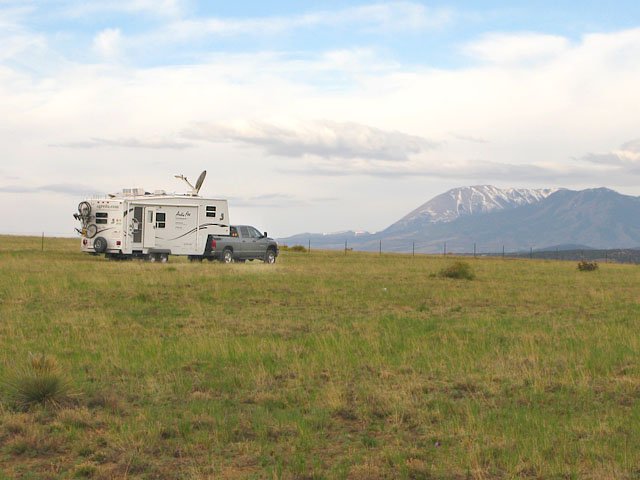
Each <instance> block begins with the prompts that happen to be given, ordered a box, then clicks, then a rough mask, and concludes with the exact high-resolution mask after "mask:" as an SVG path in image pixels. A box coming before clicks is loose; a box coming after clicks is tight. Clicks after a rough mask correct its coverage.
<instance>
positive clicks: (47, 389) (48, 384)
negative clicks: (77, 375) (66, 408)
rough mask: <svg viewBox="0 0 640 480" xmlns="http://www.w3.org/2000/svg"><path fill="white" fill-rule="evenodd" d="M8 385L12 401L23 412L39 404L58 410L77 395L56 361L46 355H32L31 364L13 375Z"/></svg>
mask: <svg viewBox="0 0 640 480" xmlns="http://www.w3.org/2000/svg"><path fill="white" fill-rule="evenodd" d="M4 383H5V387H6V390H7V392H8V395H9V399H10V401H11V402H13V403H14V404H15V405H16V406H17V407H18V408H22V409H26V408H29V407H31V406H33V405H37V404H40V405H44V406H49V407H54V408H57V407H59V406H60V405H62V404H64V403H67V402H68V401H70V400H71V399H72V398H73V397H74V396H75V395H76V394H75V392H73V389H72V384H71V381H70V380H69V379H68V378H67V376H66V375H65V374H64V372H63V371H62V369H61V368H60V366H59V365H58V362H57V361H56V359H55V358H54V357H52V356H50V355H46V354H44V353H38V354H32V353H30V354H29V361H28V362H27V364H26V365H24V366H20V367H17V368H16V369H15V370H14V371H13V372H10V373H9V375H8V378H7V379H6V380H5V382H4Z"/></svg>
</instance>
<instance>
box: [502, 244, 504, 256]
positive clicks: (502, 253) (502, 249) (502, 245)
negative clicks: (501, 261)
mask: <svg viewBox="0 0 640 480" xmlns="http://www.w3.org/2000/svg"><path fill="white" fill-rule="evenodd" d="M502 258H504V245H502Z"/></svg>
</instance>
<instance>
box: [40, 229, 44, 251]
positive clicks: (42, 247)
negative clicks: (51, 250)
mask: <svg viewBox="0 0 640 480" xmlns="http://www.w3.org/2000/svg"><path fill="white" fill-rule="evenodd" d="M40 249H41V250H42V251H43V252H44V232H42V244H41V246H40Z"/></svg>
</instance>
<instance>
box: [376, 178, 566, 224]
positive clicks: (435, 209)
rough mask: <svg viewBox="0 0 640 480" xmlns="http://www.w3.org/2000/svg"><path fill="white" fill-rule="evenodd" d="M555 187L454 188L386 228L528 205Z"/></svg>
mask: <svg viewBox="0 0 640 480" xmlns="http://www.w3.org/2000/svg"><path fill="white" fill-rule="evenodd" d="M554 191H555V190H553V189H550V188H546V189H536V190H532V189H524V188H520V189H519V188H508V189H500V188H497V187H494V186H493V185H475V186H472V187H460V188H454V189H452V190H449V191H448V192H445V193H443V194H441V195H438V196H437V197H434V198H432V199H431V200H429V201H428V202H427V203H425V204H423V205H420V206H419V207H418V208H416V209H415V210H413V211H412V212H410V213H409V214H407V215H406V216H404V217H402V218H401V219H400V220H398V221H397V222H396V223H394V224H393V225H391V226H389V227H388V228H387V229H386V230H385V232H387V233H392V232H402V231H407V230H415V229H416V228H420V227H422V226H424V225H426V224H429V223H448V222H453V221H454V220H457V219H458V218H460V217H462V216H466V215H478V214H483V213H490V212H497V211H500V210H507V209H510V208H516V207H520V206H522V205H529V204H532V203H537V202H539V201H540V200H542V199H544V198H547V197H548V196H549V195H551V194H552V193H553V192H554Z"/></svg>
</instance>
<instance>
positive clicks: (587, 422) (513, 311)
mask: <svg viewBox="0 0 640 480" xmlns="http://www.w3.org/2000/svg"><path fill="white" fill-rule="evenodd" d="M40 248H41V244H40V239H37V238H31V239H30V238H20V237H6V236H5V237H0V378H2V379H4V381H3V382H2V383H1V384H0V471H1V472H2V474H0V478H70V477H85V478H114V477H115V478H121V477H127V478H161V479H171V478H176V479H178V478H180V479H182V478H193V479H196V478H247V477H248V478H353V479H358V478H361V479H372V478H450V479H462V478H514V477H524V478H598V479H602V478H611V479H613V478H616V479H618V478H637V475H638V465H640V449H638V448H637V446H638V445H640V403H639V401H638V400H639V398H640V363H639V361H640V337H639V336H638V331H639V330H640V302H639V301H638V291H640V270H639V269H638V267H636V266H631V265H615V264H606V265H600V269H599V270H597V271H595V272H579V271H578V270H577V269H576V264H575V262H561V261H542V260H533V261H531V260H524V259H522V260H518V259H499V258H498V259H496V258H478V259H466V261H468V262H469V263H471V265H472V268H473V269H474V271H475V273H476V279H475V280H471V281H467V280H453V279H447V278H441V277H439V276H438V275H437V272H439V271H440V270H441V269H442V268H444V267H446V266H448V265H450V263H451V262H452V261H453V259H449V258H443V257H431V256H416V257H411V256H403V255H392V254H383V255H382V256H379V255H377V254H366V253H354V252H349V253H348V254H347V255H344V253H343V252H320V251H319V252H312V253H296V252H283V254H282V256H281V257H280V258H279V259H278V263H277V264H276V265H273V266H268V265H263V264H259V263H256V262H253V263H247V264H234V265H222V264H218V263H206V262H205V263H202V264H191V263H188V262H186V261H184V259H178V258H172V260H171V262H170V263H168V264H150V263H144V262H137V261H136V262H109V261H106V260H104V259H102V258H98V257H91V256H87V255H81V254H80V253H79V251H78V245H77V241H75V240H63V239H59V240H56V239H54V240H47V241H45V248H44V251H41V250H40ZM30 353H31V355H32V356H31V357H30ZM38 354H45V355H47V356H49V357H48V358H52V359H54V360H52V361H55V362H57V365H58V366H59V369H60V370H61V372H62V373H61V375H62V376H66V377H67V379H68V381H69V384H70V388H69V393H70V396H69V398H68V399H64V398H63V399H61V400H60V401H59V402H58V403H59V404H58V405H57V406H51V405H45V406H40V405H35V406H31V407H29V408H21V407H20V406H19V405H18V403H17V402H16V400H15V397H14V396H12V392H13V390H12V382H14V380H15V378H16V376H17V375H18V374H19V372H20V371H21V370H24V369H25V368H28V366H29V362H30V358H31V359H33V358H34V357H33V355H38ZM36 358H37V357H36ZM3 475H4V477H3Z"/></svg>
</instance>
